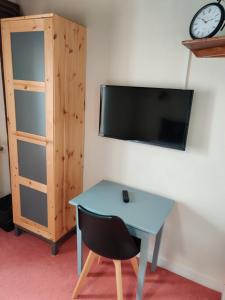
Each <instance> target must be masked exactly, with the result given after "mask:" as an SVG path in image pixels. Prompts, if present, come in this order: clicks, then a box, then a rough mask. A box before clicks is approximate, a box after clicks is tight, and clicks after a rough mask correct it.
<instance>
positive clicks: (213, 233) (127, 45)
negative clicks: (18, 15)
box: [18, 0, 225, 290]
mask: <svg viewBox="0 0 225 300" xmlns="http://www.w3.org/2000/svg"><path fill="white" fill-rule="evenodd" d="M18 2H20V4H21V5H22V7H23V8H24V11H25V13H26V14H34V13H43V12H50V11H53V12H56V13H58V14H61V15H64V16H65V17H68V18H71V19H73V20H76V21H78V22H80V23H81V24H84V25H86V26H87V28H88V53H87V94H86V123H85V126H86V132H85V134H86V136H85V188H88V187H90V186H91V185H93V184H95V183H96V182H98V181H99V180H101V179H103V178H105V179H111V180H113V181H117V182H121V183H125V184H128V185H131V186H135V187H138V188H141V189H144V190H147V191H151V192H154V193H157V194H160V195H164V196H167V197H170V198H172V199H174V200H176V202H177V205H176V207H175V209H174V211H173V213H172V214H171V216H170V217H169V218H168V222H167V224H166V227H165V232H164V237H163V242H162V248H161V252H160V263H161V265H163V266H165V267H167V268H168V269H171V270H174V271H176V272H178V273H180V274H182V275H184V276H186V277H189V278H192V279H194V280H196V281H198V282H201V283H202V284H205V285H207V286H210V287H212V288H215V289H217V290H221V289H222V282H223V281H225V268H224V267H225V255H224V253H225V238H224V237H225V235H224V234H225V217H224V212H225V203H224V199H225V186H224V182H225V137H224V128H225V117H224V111H225V100H224V99H225V84H224V77H225V60H224V59H210V60H209V59H196V58H193V59H192V64H191V72H190V78H189V88H194V89H195V91H196V94H195V98H194V103H193V109H192V116H191V123H190V130H189V136H188V142H187V150H186V151H185V152H182V151H177V150H171V149H166V148H160V147H156V146H148V145H144V144H135V143H130V142H123V141H119V140H111V139H105V138H101V137H98V112H99V85H100V84H101V83H118V84H132V85H144V86H160V87H174V88H182V87H184V84H185V79H186V72H187V64H188V51H187V50H186V49H185V48H184V47H183V46H182V45H181V40H183V39H185V38H189V37H188V26H189V21H190V20H191V17H192V15H193V14H194V13H195V11H196V10H197V9H198V8H199V7H200V6H201V5H202V4H205V3H206V2H205V1H200V0H199V1H196V0H189V1H180V0H167V1H153V0H152V1H150V0H123V1H120V0H105V1H104V0H64V1H60V0H54V1H53V0H45V1H44V0H43V1H40V0H33V1H29V0H20V1H18Z"/></svg>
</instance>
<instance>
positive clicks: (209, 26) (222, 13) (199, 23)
mask: <svg viewBox="0 0 225 300" xmlns="http://www.w3.org/2000/svg"><path fill="white" fill-rule="evenodd" d="M224 18H225V9H224V7H223V6H222V5H221V4H220V1H219V3H216V2H215V3H214V2H213V3H209V4H207V5H205V6H203V7H202V8H200V9H199V11H197V13H196V14H195V15H194V17H193V19H192V21H191V24H190V29H189V32H190V35H191V37H192V38H193V39H202V38H208V37H212V36H214V35H215V34H216V33H217V32H218V31H219V30H220V29H221V27H222V25H223V22H224ZM222 29H223V28H222Z"/></svg>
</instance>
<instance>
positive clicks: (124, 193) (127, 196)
mask: <svg viewBox="0 0 225 300" xmlns="http://www.w3.org/2000/svg"><path fill="white" fill-rule="evenodd" d="M129 201H130V199H129V194H128V191H126V190H123V202H125V203H128V202H129Z"/></svg>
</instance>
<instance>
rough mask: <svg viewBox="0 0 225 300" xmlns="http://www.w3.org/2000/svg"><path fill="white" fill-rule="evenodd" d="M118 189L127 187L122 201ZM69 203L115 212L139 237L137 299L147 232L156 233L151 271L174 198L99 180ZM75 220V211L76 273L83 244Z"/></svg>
mask: <svg viewBox="0 0 225 300" xmlns="http://www.w3.org/2000/svg"><path fill="white" fill-rule="evenodd" d="M122 190H128V192H129V197H130V202H129V203H124V202H123V201H122ZM70 204H72V205H75V206H77V205H82V206H83V207H85V208H87V209H88V210H90V211H92V212H95V213H98V214H102V215H114V216H118V217H120V218H121V219H123V221H124V222H125V223H126V225H127V227H128V229H129V232H130V233H131V234H132V235H134V236H136V237H139V238H140V239H141V251H140V259H139V271H138V285H137V295H136V300H141V299H142V292H143V286H144V278H145V271H146V266H147V259H148V252H149V238H150V236H151V235H156V242H155V247H154V252H153V260H152V264H151V270H152V271H153V272H154V271H155V269H156V267H157V260H158V254H159V248H160V241H161V237H162V231H163V225H164V223H165V220H166V218H167V216H168V215H169V213H170V212H171V210H172V208H173V205H174V201H173V200H170V199H167V198H164V197H161V196H157V195H154V194H151V193H147V192H144V191H140V190H138V189H134V188H131V187H129V186H125V185H122V184H118V183H114V182H111V181H106V180H103V181H101V182H100V183H98V184H96V185H95V186H94V187H92V188H90V189H89V190H88V191H86V192H84V193H82V194H80V195H79V196H77V197H76V198H74V199H72V200H70ZM78 224H79V219H78V214H77V259H78V262H77V266H78V274H80V272H81V270H82V263H83V262H82V261H83V251H82V248H83V247H82V236H81V231H80V230H79V226H78Z"/></svg>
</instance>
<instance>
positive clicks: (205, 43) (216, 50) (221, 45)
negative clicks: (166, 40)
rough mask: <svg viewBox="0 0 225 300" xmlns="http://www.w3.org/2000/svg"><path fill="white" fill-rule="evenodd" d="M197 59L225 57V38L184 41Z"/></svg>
mask: <svg viewBox="0 0 225 300" xmlns="http://www.w3.org/2000/svg"><path fill="white" fill-rule="evenodd" d="M182 44H183V45H184V46H185V47H187V48H188V49H189V50H191V51H192V52H193V53H194V54H195V56H197V57H206V58H210V57H212V58H213V57H225V36H218V37H213V38H206V39H197V40H188V41H183V42H182Z"/></svg>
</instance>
